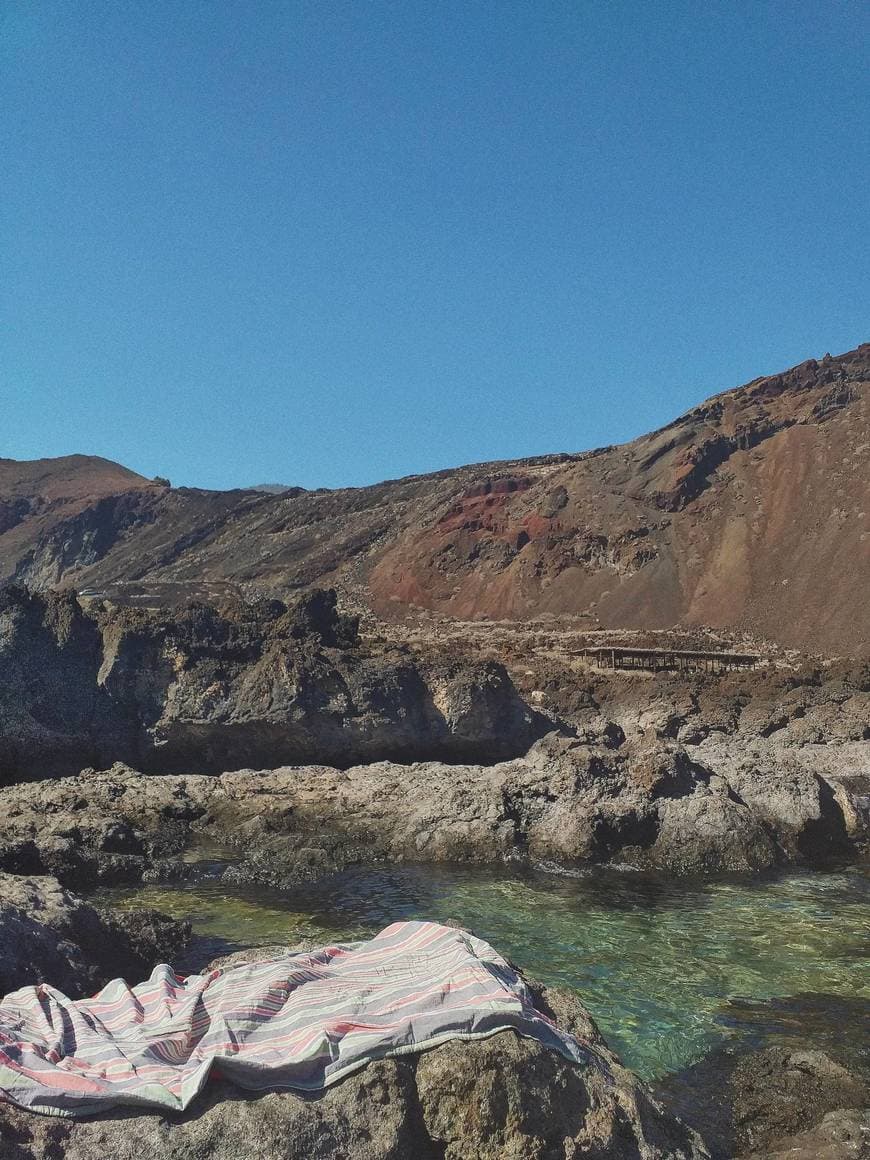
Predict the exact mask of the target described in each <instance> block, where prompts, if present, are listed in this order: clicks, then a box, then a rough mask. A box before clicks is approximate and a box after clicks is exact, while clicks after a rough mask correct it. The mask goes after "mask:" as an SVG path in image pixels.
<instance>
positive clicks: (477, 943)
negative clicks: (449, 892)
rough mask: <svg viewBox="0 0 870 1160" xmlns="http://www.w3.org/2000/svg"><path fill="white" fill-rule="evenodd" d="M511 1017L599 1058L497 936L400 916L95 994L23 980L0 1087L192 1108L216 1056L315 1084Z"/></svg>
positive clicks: (272, 1082) (268, 1077)
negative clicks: (541, 1001) (334, 941)
mask: <svg viewBox="0 0 870 1160" xmlns="http://www.w3.org/2000/svg"><path fill="white" fill-rule="evenodd" d="M507 1029H513V1030H514V1031H516V1032H518V1033H519V1034H520V1035H523V1036H527V1037H530V1038H534V1039H537V1040H539V1041H540V1042H541V1043H543V1044H545V1045H546V1046H547V1047H550V1048H552V1049H554V1050H555V1051H558V1052H560V1053H561V1054H562V1055H563V1056H565V1057H566V1058H567V1059H569V1060H571V1061H572V1062H574V1063H584V1062H588V1061H589V1059H590V1058H591V1055H590V1053H589V1052H587V1051H586V1050H584V1048H583V1047H582V1046H581V1045H580V1044H579V1043H578V1042H577V1041H576V1040H575V1039H573V1038H572V1037H571V1036H570V1035H567V1034H565V1033H564V1032H562V1031H560V1030H559V1029H558V1028H557V1027H556V1026H555V1024H553V1023H552V1022H551V1021H550V1020H549V1019H548V1018H547V1017H546V1016H544V1015H542V1014H541V1013H540V1012H539V1011H537V1010H536V1009H535V1007H534V1004H533V1002H532V998H531V995H530V994H529V991H528V989H527V988H526V986H525V984H524V983H523V981H522V980H521V979H520V978H519V976H518V975H517V973H516V971H514V970H513V969H512V968H511V967H510V966H509V964H508V963H507V962H505V960H504V959H503V958H501V956H500V955H498V954H497V953H496V952H495V951H494V950H493V949H492V947H491V946H489V945H488V944H487V943H485V942H483V941H482V940H481V939H478V938H474V937H473V936H472V935H470V934H467V933H465V932H464V931H461V930H455V929H453V928H452V927H445V926H439V925H438V924H437V923H432V922H396V923H393V925H392V926H388V927H387V928H386V930H384V931H382V932H381V933H380V934H379V935H377V936H376V937H375V938H373V939H371V940H370V941H368V942H362V943H353V944H350V945H346V946H328V947H324V948H323V949H322V950H319V951H314V952H304V953H295V954H294V953H287V954H285V955H282V956H281V957H279V958H274V959H270V960H268V961H266V962H257V963H240V964H235V965H233V966H230V967H226V968H224V969H223V970H214V971H210V972H209V973H208V974H203V975H190V976H188V977H187V978H183V977H180V976H179V975H176V974H175V972H174V971H173V970H172V969H171V967H168V966H166V965H162V966H158V967H156V968H155V969H154V971H153V972H152V975H151V978H150V979H149V980H148V981H147V982H145V983H140V984H139V985H138V986H135V987H130V986H128V985H127V984H126V983H125V982H124V981H123V980H121V979H116V980H114V981H113V982H111V983H109V984H108V985H107V986H105V987H104V988H103V990H102V991H100V992H99V994H97V995H95V996H94V997H93V998H92V999H81V1000H75V1001H73V1000H70V999H68V998H66V996H65V995H63V994H61V992H60V991H57V990H55V989H54V987H50V986H46V985H40V986H37V987H23V988H22V989H21V990H19V991H14V992H13V993H11V994H10V995H7V996H6V998H5V999H4V1000H3V1001H2V1002H0V1099H5V1100H8V1101H10V1102H12V1103H14V1104H17V1105H18V1106H19V1107H22V1108H29V1109H31V1110H33V1111H37V1112H46V1113H50V1114H53V1115H61V1116H82V1115H90V1114H92V1113H94V1112H99V1111H104V1110H105V1109H107V1108H111V1107H114V1106H116V1105H119V1104H132V1105H136V1106H138V1107H142V1108H158V1109H161V1110H172V1111H180V1110H182V1109H184V1108H186V1107H187V1106H188V1104H189V1103H190V1101H191V1100H192V1099H193V1098H194V1096H195V1095H196V1094H197V1092H199V1091H200V1089H201V1088H202V1086H203V1084H204V1083H205V1082H206V1079H207V1078H208V1075H209V1072H210V1071H211V1070H212V1068H217V1069H219V1071H220V1074H221V1076H223V1077H226V1078H227V1079H230V1080H232V1081H233V1082H234V1083H236V1084H238V1085H239V1086H241V1087H244V1088H250V1089H253V1090H262V1089H266V1088H271V1089H275V1088H294V1089H297V1090H300V1091H318V1090H321V1089H323V1088H325V1087H327V1086H328V1085H329V1084H332V1083H335V1081H336V1080H338V1079H341V1078H342V1076H345V1075H347V1074H348V1073H349V1072H351V1071H354V1070H356V1069H357V1068H359V1067H362V1066H364V1065H365V1064H366V1063H367V1062H369V1060H372V1059H380V1058H383V1057H384V1056H389V1055H400V1054H402V1053H405V1052H412V1051H420V1050H422V1049H424V1048H427V1047H433V1046H435V1045H436V1044H439V1043H444V1042H445V1041H447V1040H449V1039H477V1038H483V1037H485V1036H488V1035H493V1034H494V1033H495V1032H497V1031H504V1030H507Z"/></svg>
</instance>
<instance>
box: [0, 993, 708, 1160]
mask: <svg viewBox="0 0 870 1160" xmlns="http://www.w3.org/2000/svg"><path fill="white" fill-rule="evenodd" d="M536 999H537V1002H538V1004H539V1006H541V1007H542V1009H544V1010H545V1011H546V1012H547V1013H548V1014H549V1015H550V1016H551V1017H553V1018H556V1019H557V1021H558V1022H559V1023H560V1024H561V1026H563V1027H564V1028H566V1029H567V1030H569V1031H571V1032H572V1033H573V1034H575V1035H577V1036H579V1037H582V1038H584V1039H585V1040H586V1041H587V1042H588V1043H590V1044H591V1045H592V1058H593V1062H592V1063H591V1064H590V1065H588V1066H584V1067H578V1066H575V1065H573V1064H570V1063H569V1062H567V1061H566V1060H565V1059H563V1058H562V1057H561V1056H559V1055H557V1054H556V1053H555V1052H552V1051H550V1050H548V1049H547V1048H545V1047H543V1046H542V1045H540V1044H538V1043H536V1042H533V1041H530V1040H524V1039H520V1038H519V1037H518V1036H517V1035H515V1034H514V1033H513V1032H503V1033H501V1034H498V1035H495V1036H492V1037H491V1038H490V1039H486V1040H482V1041H477V1042H471V1043H462V1042H458V1041H457V1042H451V1043H447V1044H444V1045H442V1046H441V1047H437V1048H435V1049H433V1050H431V1051H427V1052H423V1053H421V1054H419V1055H409V1056H402V1057H401V1058H397V1059H394V1060H381V1061H379V1062H374V1063H371V1064H369V1065H367V1066H366V1067H365V1068H363V1069H362V1070H361V1071H359V1072H358V1073H356V1074H354V1075H351V1076H349V1077H347V1078H345V1079H343V1080H342V1081H341V1082H340V1083H338V1084H336V1085H335V1086H333V1087H332V1088H329V1089H328V1090H327V1091H325V1092H324V1093H322V1094H320V1095H317V1096H302V1095H297V1094H294V1093H292V1092H280V1093H279V1092H275V1093H270V1094H266V1095H260V1096H256V1097H253V1096H251V1095H250V1094H247V1093H245V1092H243V1091H241V1090H239V1089H238V1088H234V1087H233V1086H231V1085H229V1084H228V1083H226V1082H222V1081H220V1080H216V1081H215V1082H213V1083H211V1084H210V1085H209V1086H208V1088H207V1089H206V1091H205V1092H204V1093H203V1095H202V1096H201V1097H200V1098H199V1099H198V1100H197V1101H196V1103H195V1104H194V1106H193V1107H191V1108H190V1109H189V1111H188V1112H187V1113H184V1114H182V1115H178V1116H163V1115H157V1114H146V1115H142V1114H137V1113H136V1112H135V1111H133V1110H130V1111H124V1112H120V1113H117V1112H116V1113H111V1114H106V1115H101V1116H97V1117H94V1118H92V1119H88V1120H69V1119H56V1118H53V1117H51V1118H50V1117H43V1116H37V1115H34V1114H32V1113H27V1112H23V1111H19V1110H17V1109H15V1108H13V1107H11V1106H10V1105H4V1104H2V1103H0V1160H42V1158H44V1157H64V1158H65V1160H105V1157H107V1156H111V1157H113V1158H114V1160H170V1158H171V1160H201V1158H204V1157H209V1158H210V1160H238V1158H239V1157H245V1158H246V1160H248V1158H251V1160H254V1158H256V1160H544V1158H545V1157H546V1158H547V1160H574V1158H579V1157H581V1156H582V1157H590V1158H592V1157H598V1158H599V1160H604V1158H605V1157H606V1158H608V1160H610V1158H612V1160H623V1158H624V1160H629V1158H630V1160H638V1158H643V1160H658V1158H661V1160H665V1158H667V1160H703V1158H706V1157H708V1156H709V1153H708V1152H707V1150H706V1148H705V1147H704V1145H703V1143H702V1142H701V1140H700V1138H699V1137H698V1135H697V1134H696V1133H695V1132H694V1131H693V1130H692V1129H690V1128H688V1127H686V1126H685V1125H684V1124H683V1123H681V1122H680V1121H679V1120H678V1119H677V1118H676V1117H675V1116H673V1115H672V1114H670V1113H668V1112H667V1111H665V1110H664V1109H663V1108H662V1107H661V1106H660V1105H659V1104H658V1103H657V1102H656V1101H655V1100H654V1099H653V1098H652V1096H651V1095H650V1093H649V1091H648V1089H647V1088H646V1087H645V1086H644V1085H643V1084H642V1083H641V1082H640V1081H639V1080H638V1079H637V1078H636V1077H635V1076H634V1075H633V1074H632V1073H631V1072H630V1071H628V1070H627V1069H626V1068H624V1067H622V1065H621V1064H620V1063H619V1061H618V1060H617V1059H616V1057H615V1056H614V1055H613V1054H612V1053H611V1052H610V1051H609V1049H608V1048H607V1045H606V1044H605V1042H604V1041H603V1039H602V1038H601V1036H600V1034H599V1033H598V1031H597V1029H596V1027H595V1024H594V1023H593V1021H592V1020H591V1018H590V1017H589V1015H588V1013H587V1012H586V1010H585V1008H584V1007H583V1006H582V1004H581V1003H580V1002H579V1000H578V999H577V998H576V997H575V996H573V995H572V994H571V993H569V992H566V991H548V990H545V989H538V990H537V993H536Z"/></svg>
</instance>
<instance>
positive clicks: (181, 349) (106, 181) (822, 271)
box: [0, 0, 870, 487]
mask: <svg viewBox="0 0 870 1160" xmlns="http://www.w3.org/2000/svg"><path fill="white" fill-rule="evenodd" d="M0 13H2V15H0V108H2V109H3V117H2V122H3V126H2V132H3V136H4V138H5V141H4V144H3V147H2V153H3V157H4V160H3V165H2V169H3V174H4V175H3V177H2V185H3V193H2V197H0V269H2V271H3V275H2V286H0V296H2V326H3V337H2V343H0V405H2V434H3V438H2V441H0V454H2V455H4V456H9V457H13V458H34V457H39V456H44V455H61V454H67V453H70V452H75V451H79V452H88V453H93V454H100V455H105V456H107V457H109V458H113V459H118V460H120V461H122V462H124V463H126V464H127V465H129V466H131V467H133V468H135V469H136V470H138V471H141V472H143V473H144V474H146V475H154V474H161V475H167V476H169V477H170V478H171V479H172V481H173V483H175V484H185V485H198V486H208V487H233V486H242V485H245V484H248V483H258V482H266V481H270V482H271V481H280V482H284V483H292V484H303V485H305V486H338V485H345V484H360V483H366V482H373V481H375V480H378V479H382V478H387V477H395V476H398V475H403V474H408V473H411V472H416V471H426V470H432V469H436V468H440V467H444V466H449V465H452V464H458V463H463V462H471V461H477V460H484V459H497V458H507V457H513V456H521V455H531V454H539V453H543V452H548V451H558V450H582V449H585V448H589V447H593V446H597V445H600V444H604V443H611V442H618V441H622V440H625V439H628V438H631V437H633V436H634V435H636V434H640V433H641V432H643V431H645V430H648V429H651V428H653V427H655V426H658V425H660V424H662V423H664V422H666V421H668V420H669V419H670V418H672V417H673V416H674V415H676V414H678V413H679V412H681V411H683V410H685V409H686V408H688V407H689V406H691V405H692V404H694V403H695V402H698V401H700V400H701V399H702V398H704V397H705V396H707V395H708V394H711V393H713V392H714V391H717V390H721V389H725V388H727V387H730V386H735V385H737V384H738V383H740V382H742V381H744V380H746V379H748V378H751V377H754V376H755V375H757V374H761V373H765V372H769V371H775V370H778V369H781V368H783V367H785V366H788V365H790V364H792V363H794V362H798V361H800V360H802V359H804V358H807V357H810V356H821V355H822V354H824V353H825V351H829V350H830V351H832V352H837V351H841V350H845V349H849V348H851V347H853V346H855V345H857V344H858V343H859V342H861V341H865V340H867V339H868V337H870V327H868V312H867V306H868V244H867V239H868V236H870V235H868V224H870V222H868V174H870V128H868V127H870V99H868V94H870V86H868V82H867V50H868V43H867V42H868V28H870V18H868V14H867V13H868V10H867V9H866V7H865V5H864V4H862V3H858V2H855V3H851V2H847V0H824V2H821V3H820V2H819V0H813V2H812V3H802V2H800V0H790V2H782V3H779V2H765V0H752V2H749V3H744V2H741V0H729V2H727V3H726V2H721V3H720V2H713V0H711V2H710V3H698V2H697V0H692V2H686V3H674V2H670V3H669V2H659V3H652V2H649V3H647V2H627V0H623V2H618V0H608V2H606V3H603V2H597V0H595V2H585V0H527V2H525V3H516V2H513V0H498V2H491V3H490V2H484V0H434V2H433V0H427V2H426V3H422V2H419V0H396V2H394V3H387V2H384V0H305V2H298V0H283V2H281V3H271V2H267V0H246V2H245V3H237V2H236V3H229V2H226V0H209V2H207V3H200V2H196V0H146V2H144V3H141V2H139V0H135V2H134V0H111V2H106V3H103V2H101V0H37V2H33V0H5V3H4V4H3V6H2V9H0Z"/></svg>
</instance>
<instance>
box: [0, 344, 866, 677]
mask: <svg viewBox="0 0 870 1160" xmlns="http://www.w3.org/2000/svg"><path fill="white" fill-rule="evenodd" d="M868 465H870V344H865V345H863V346H860V347H858V349H857V350H854V351H850V352H848V353H846V354H843V355H839V356H836V357H832V356H830V355H825V357H824V358H822V359H820V360H818V361H816V360H815V359H811V360H809V361H807V362H804V363H801V364H800V365H799V366H796V367H793V368H792V369H791V370H787V371H784V372H782V373H780V374H775V375H768V376H764V377H762V378H758V379H754V380H753V381H752V382H750V383H748V384H746V385H745V386H743V387H739V388H736V389H734V390H729V391H725V392H723V393H722V394H719V395H715V396H714V397H713V398H711V399H709V400H707V402H705V403H702V404H701V405H700V406H699V407H696V408H694V409H693V410H691V411H689V412H687V413H686V414H685V415H682V416H681V417H680V418H678V419H676V420H675V421H674V422H673V423H670V424H669V425H668V426H667V427H664V428H662V429H661V430H659V431H656V432H653V433H652V434H650V435H645V436H642V437H641V438H639V439H635V440H633V441H632V442H630V443H626V444H622V445H620V446H613V447H605V448H602V449H600V450H597V451H591V452H586V453H583V454H578V455H553V456H544V457H539V458H535V459H520V460H515V461H510V462H499V463H484V464H474V465H470V466H466V467H460V468H456V469H453V470H448V471H441V472H437V473H434V474H431V475H420V476H410V477H408V478H405V479H400V480H390V481H387V482H385V483H380V484H377V485H374V486H372V487H364V488H355V489H342V490H335V491H327V490H318V491H304V490H302V489H297V488H294V489H292V490H291V491H288V492H283V493H280V494H269V493H266V492H263V491H258V490H251V489H246V490H239V491H227V492H215V491H205V490H199V489H190V488H168V487H166V486H164V485H161V484H160V483H157V482H152V481H148V480H145V479H143V478H142V477H141V476H137V475H135V474H134V473H133V472H129V471H127V470H126V469H125V468H123V467H120V466H118V465H117V464H112V463H109V462H108V461H106V460H98V459H91V458H87V457H82V456H72V457H68V458H66V459H63V460H40V461H37V462H35V463H15V462H13V461H11V460H3V461H0V578H5V579H13V578H14V579H16V580H19V581H22V582H24V583H27V584H29V585H31V586H33V587H37V588H47V587H52V586H61V587H75V588H77V589H78V590H80V591H81V590H83V589H84V590H87V591H89V592H90V593H92V594H95V595H100V594H104V593H107V594H109V595H110V596H115V597H121V598H125V599H134V598H136V597H137V596H138V597H140V598H142V599H145V600H152V601H174V600H178V599H180V598H182V597H186V596H189V595H202V594H206V595H208V594H214V592H215V591H220V590H221V589H222V588H224V587H227V586H229V587H232V588H234V589H237V590H240V591H241V592H242V593H244V594H253V593H257V592H259V593H265V594H269V595H276V596H285V595H287V594H289V593H291V592H293V591H296V590H299V589H301V588H305V587H307V586H309V585H313V584H319V585H323V584H330V585H334V586H336V587H337V588H338V589H339V590H340V591H342V592H343V594H344V596H345V599H346V600H347V601H348V602H349V603H352V604H358V605H362V606H366V605H367V606H369V607H371V608H372V609H373V610H374V611H375V612H376V613H378V614H379V615H381V616H383V617H386V618H390V617H393V616H395V615H399V614H403V613H406V612H407V611H408V610H409V609H413V608H427V609H431V610H434V611H437V612H441V613H445V614H448V615H451V616H454V617H459V618H464V619H478V618H498V619H519V620H525V619H527V618H529V617H533V616H536V615H539V614H542V613H555V614H558V613H568V614H572V615H574V616H579V617H583V618H584V622H586V623H588V624H589V626H590V627H594V628H608V627H617V628H622V627H632V628H634V627H637V628H668V627H671V626H674V625H683V626H693V625H707V626H712V627H721V628H726V629H730V630H735V631H738V632H749V633H752V634H757V635H762V636H765V637H768V638H770V639H773V640H776V641H777V642H779V643H780V644H782V645H784V646H787V647H794V648H800V649H805V650H813V651H821V652H828V653H832V652H833V653H838V654H860V655H864V654H866V653H868V652H870V600H868V599H867V596H868V578H870V466H868Z"/></svg>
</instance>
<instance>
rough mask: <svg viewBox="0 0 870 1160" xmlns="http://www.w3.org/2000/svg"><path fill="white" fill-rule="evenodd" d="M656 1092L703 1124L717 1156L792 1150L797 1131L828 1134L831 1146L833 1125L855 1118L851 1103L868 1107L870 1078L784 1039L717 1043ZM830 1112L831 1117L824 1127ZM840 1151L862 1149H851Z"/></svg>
mask: <svg viewBox="0 0 870 1160" xmlns="http://www.w3.org/2000/svg"><path fill="white" fill-rule="evenodd" d="M656 1092H657V1094H658V1096H659V1098H661V1099H662V1100H664V1102H665V1103H666V1104H667V1106H668V1107H670V1108H672V1109H673V1110H674V1111H676V1112H677V1114H678V1115H681V1116H683V1117H685V1119H686V1120H687V1122H688V1123H690V1124H692V1125H693V1126H694V1127H695V1128H697V1129H698V1131H699V1132H700V1133H701V1134H702V1135H703V1137H704V1139H705V1140H706V1141H707V1143H708V1145H709V1147H710V1150H711V1153H712V1155H713V1157H714V1158H715V1160H730V1158H732V1157H735V1156H743V1155H744V1154H746V1153H751V1154H754V1155H758V1156H768V1155H773V1154H777V1153H778V1152H780V1151H787V1148H788V1147H790V1146H792V1145H791V1144H789V1143H786V1142H785V1141H786V1140H787V1138H788V1137H792V1136H795V1135H798V1134H803V1135H804V1137H805V1138H804V1142H803V1144H802V1145H800V1146H801V1147H804V1148H806V1147H807V1146H808V1145H809V1141H810V1140H811V1139H814V1138H815V1139H819V1133H820V1132H823V1133H824V1135H828V1136H829V1137H830V1139H829V1143H830V1144H831V1146H832V1147H833V1145H834V1144H836V1143H837V1134H838V1133H837V1131H835V1125H839V1126H840V1128H842V1127H843V1125H844V1118H845V1122H851V1119H852V1116H853V1115H854V1113H851V1114H850V1112H849V1110H850V1109H862V1108H865V1107H866V1106H867V1104H868V1101H870V1085H868V1083H867V1081H866V1079H865V1078H864V1077H863V1076H862V1075H860V1074H859V1073H858V1072H857V1071H850V1070H849V1069H848V1068H846V1067H844V1066H843V1065H842V1064H841V1063H839V1062H838V1061H837V1060H835V1059H832V1058H831V1056H830V1055H828V1054H826V1053H825V1052H823V1051H818V1050H814V1049H812V1048H794V1047H784V1046H783V1047H768V1048H766V1049H764V1050H761V1051H752V1050H748V1049H747V1048H746V1047H743V1048H740V1049H737V1050H731V1049H728V1048H719V1049H717V1050H715V1051H713V1052H712V1053H711V1054H710V1055H709V1056H707V1057H706V1058H705V1059H703V1060H701V1061H700V1062H699V1063H697V1064H695V1065H694V1066H692V1067H690V1068H688V1069H687V1070H686V1071H683V1072H678V1073H676V1074H674V1075H671V1076H668V1077H667V1078H666V1079H664V1080H662V1081H660V1082H659V1083H658V1084H657V1085H656ZM859 1115H860V1113H859ZM826 1117H831V1118H830V1119H828V1122H827V1125H826V1127H825V1128H824V1129H822V1128H821V1125H823V1124H824V1123H825V1120H826ZM850 1135H851V1133H847V1134H846V1136H845V1140H846V1143H848V1142H849V1139H850ZM857 1135H858V1136H859V1138H860V1132H858V1133H857ZM852 1138H853V1139H854V1137H852ZM840 1142H842V1138H841V1141H840ZM868 1144H870V1141H868V1140H866V1139H865V1140H864V1145H865V1146H866V1145H868ZM768 1150H769V1151H768ZM837 1154H838V1153H837V1152H836V1151H834V1152H833V1153H832V1155H837ZM839 1154H840V1155H842V1156H843V1157H844V1158H845V1157H850V1156H858V1155H862V1153H861V1152H860V1151H859V1152H850V1151H849V1150H848V1149H846V1150H845V1151H843V1152H840V1153H839ZM865 1154H866V1153H865Z"/></svg>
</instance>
